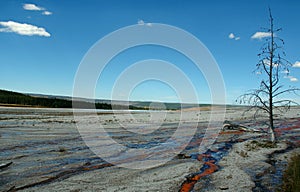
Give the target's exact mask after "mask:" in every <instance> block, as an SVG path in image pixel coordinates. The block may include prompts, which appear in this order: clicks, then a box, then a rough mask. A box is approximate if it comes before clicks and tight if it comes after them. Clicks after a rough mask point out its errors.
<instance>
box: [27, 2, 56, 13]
mask: <svg viewBox="0 0 300 192" xmlns="http://www.w3.org/2000/svg"><path fill="white" fill-rule="evenodd" d="M23 9H25V10H28V11H43V12H42V14H43V15H52V12H50V11H47V10H46V9H45V8H44V7H39V6H37V5H35V4H31V3H27V4H24V5H23Z"/></svg>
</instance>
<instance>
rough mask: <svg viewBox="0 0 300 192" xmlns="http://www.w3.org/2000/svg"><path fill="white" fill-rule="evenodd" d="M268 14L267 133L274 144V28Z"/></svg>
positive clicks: (271, 18)
mask: <svg viewBox="0 0 300 192" xmlns="http://www.w3.org/2000/svg"><path fill="white" fill-rule="evenodd" d="M269 12H270V24H271V26H270V32H271V47H270V48H269V51H270V64H269V65H270V71H269V121H270V125H269V126H270V127H269V133H270V140H271V142H275V134H274V119H273V86H274V84H273V80H274V79H273V67H275V66H273V58H274V28H273V17H272V14H271V10H269Z"/></svg>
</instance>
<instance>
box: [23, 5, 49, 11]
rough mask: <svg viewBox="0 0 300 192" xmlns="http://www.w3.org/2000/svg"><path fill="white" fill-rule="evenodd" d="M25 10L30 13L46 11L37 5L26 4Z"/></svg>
mask: <svg viewBox="0 0 300 192" xmlns="http://www.w3.org/2000/svg"><path fill="white" fill-rule="evenodd" d="M23 9H25V10H29V11H43V10H45V8H43V7H39V6H37V5H35V4H24V5H23Z"/></svg>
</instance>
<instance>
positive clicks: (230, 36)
mask: <svg viewBox="0 0 300 192" xmlns="http://www.w3.org/2000/svg"><path fill="white" fill-rule="evenodd" d="M228 38H229V39H234V40H236V41H237V40H240V39H241V38H240V37H236V36H235V35H234V34H233V33H230V34H229V35H228Z"/></svg>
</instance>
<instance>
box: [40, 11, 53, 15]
mask: <svg viewBox="0 0 300 192" xmlns="http://www.w3.org/2000/svg"><path fill="white" fill-rule="evenodd" d="M42 14H43V15H52V12H50V11H44V12H43V13H42Z"/></svg>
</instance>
